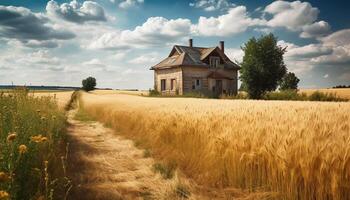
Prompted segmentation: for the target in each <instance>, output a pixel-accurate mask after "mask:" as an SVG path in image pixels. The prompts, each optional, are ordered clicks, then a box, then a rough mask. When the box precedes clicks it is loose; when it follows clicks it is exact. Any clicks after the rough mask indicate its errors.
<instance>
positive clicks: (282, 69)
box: [240, 34, 287, 99]
mask: <svg viewBox="0 0 350 200" xmlns="http://www.w3.org/2000/svg"><path fill="white" fill-rule="evenodd" d="M242 50H243V51H244V57H243V62H242V65H241V67H242V68H241V70H240V73H241V76H240V79H241V81H242V83H243V84H244V86H245V88H246V90H247V92H248V95H249V97H250V98H253V99H260V98H261V97H262V95H264V94H265V93H266V92H267V91H273V90H276V88H277V86H278V83H279V82H280V81H281V79H282V77H283V76H284V75H285V74H286V72H287V69H286V66H285V64H284V62H283V54H284V53H285V52H286V48H282V47H280V46H278V45H277V38H276V37H275V36H274V35H273V34H269V35H266V36H261V37H260V38H258V39H256V38H255V37H253V38H251V39H250V40H249V41H248V42H247V43H245V45H244V47H242Z"/></svg>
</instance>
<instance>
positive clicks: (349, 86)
mask: <svg viewBox="0 0 350 200" xmlns="http://www.w3.org/2000/svg"><path fill="white" fill-rule="evenodd" d="M333 88H334V89H336V88H350V85H348V86H346V85H337V86H334V87H333Z"/></svg>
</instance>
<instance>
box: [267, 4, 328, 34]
mask: <svg viewBox="0 0 350 200" xmlns="http://www.w3.org/2000/svg"><path fill="white" fill-rule="evenodd" d="M264 12H265V14H266V13H267V14H270V15H271V19H269V20H268V21H267V23H266V25H267V26H270V27H285V28H287V29H288V30H291V31H300V32H301V34H300V37H302V38H312V37H321V36H324V35H326V34H328V33H329V31H330V25H329V24H328V23H327V22H325V21H318V22H316V20H317V19H318V15H319V13H320V11H319V9H318V8H316V7H313V6H312V5H311V4H310V3H309V2H301V1H293V2H288V1H274V2H273V3H271V4H269V5H268V6H266V8H265V10H264Z"/></svg>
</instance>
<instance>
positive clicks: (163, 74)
mask: <svg viewBox="0 0 350 200" xmlns="http://www.w3.org/2000/svg"><path fill="white" fill-rule="evenodd" d="M239 69H240V67H239V66H238V65H237V64H236V63H234V62H232V61H231V60H230V59H229V58H228V57H227V56H226V55H225V47H224V42H223V41H220V45H219V47H209V48H205V47H194V46H193V40H192V39H189V45H188V46H180V45H175V46H174V47H173V48H172V50H171V52H170V54H169V56H168V57H167V58H165V59H164V60H163V61H161V62H160V63H158V64H157V65H155V66H153V67H151V70H154V87H155V90H157V91H159V92H160V93H161V94H166V95H174V94H179V95H182V94H184V93H188V92H196V91H197V92H212V93H214V94H222V93H225V94H236V93H237V71H238V70H239Z"/></svg>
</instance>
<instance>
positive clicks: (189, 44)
mask: <svg viewBox="0 0 350 200" xmlns="http://www.w3.org/2000/svg"><path fill="white" fill-rule="evenodd" d="M188 46H190V47H193V39H189V40H188Z"/></svg>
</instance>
